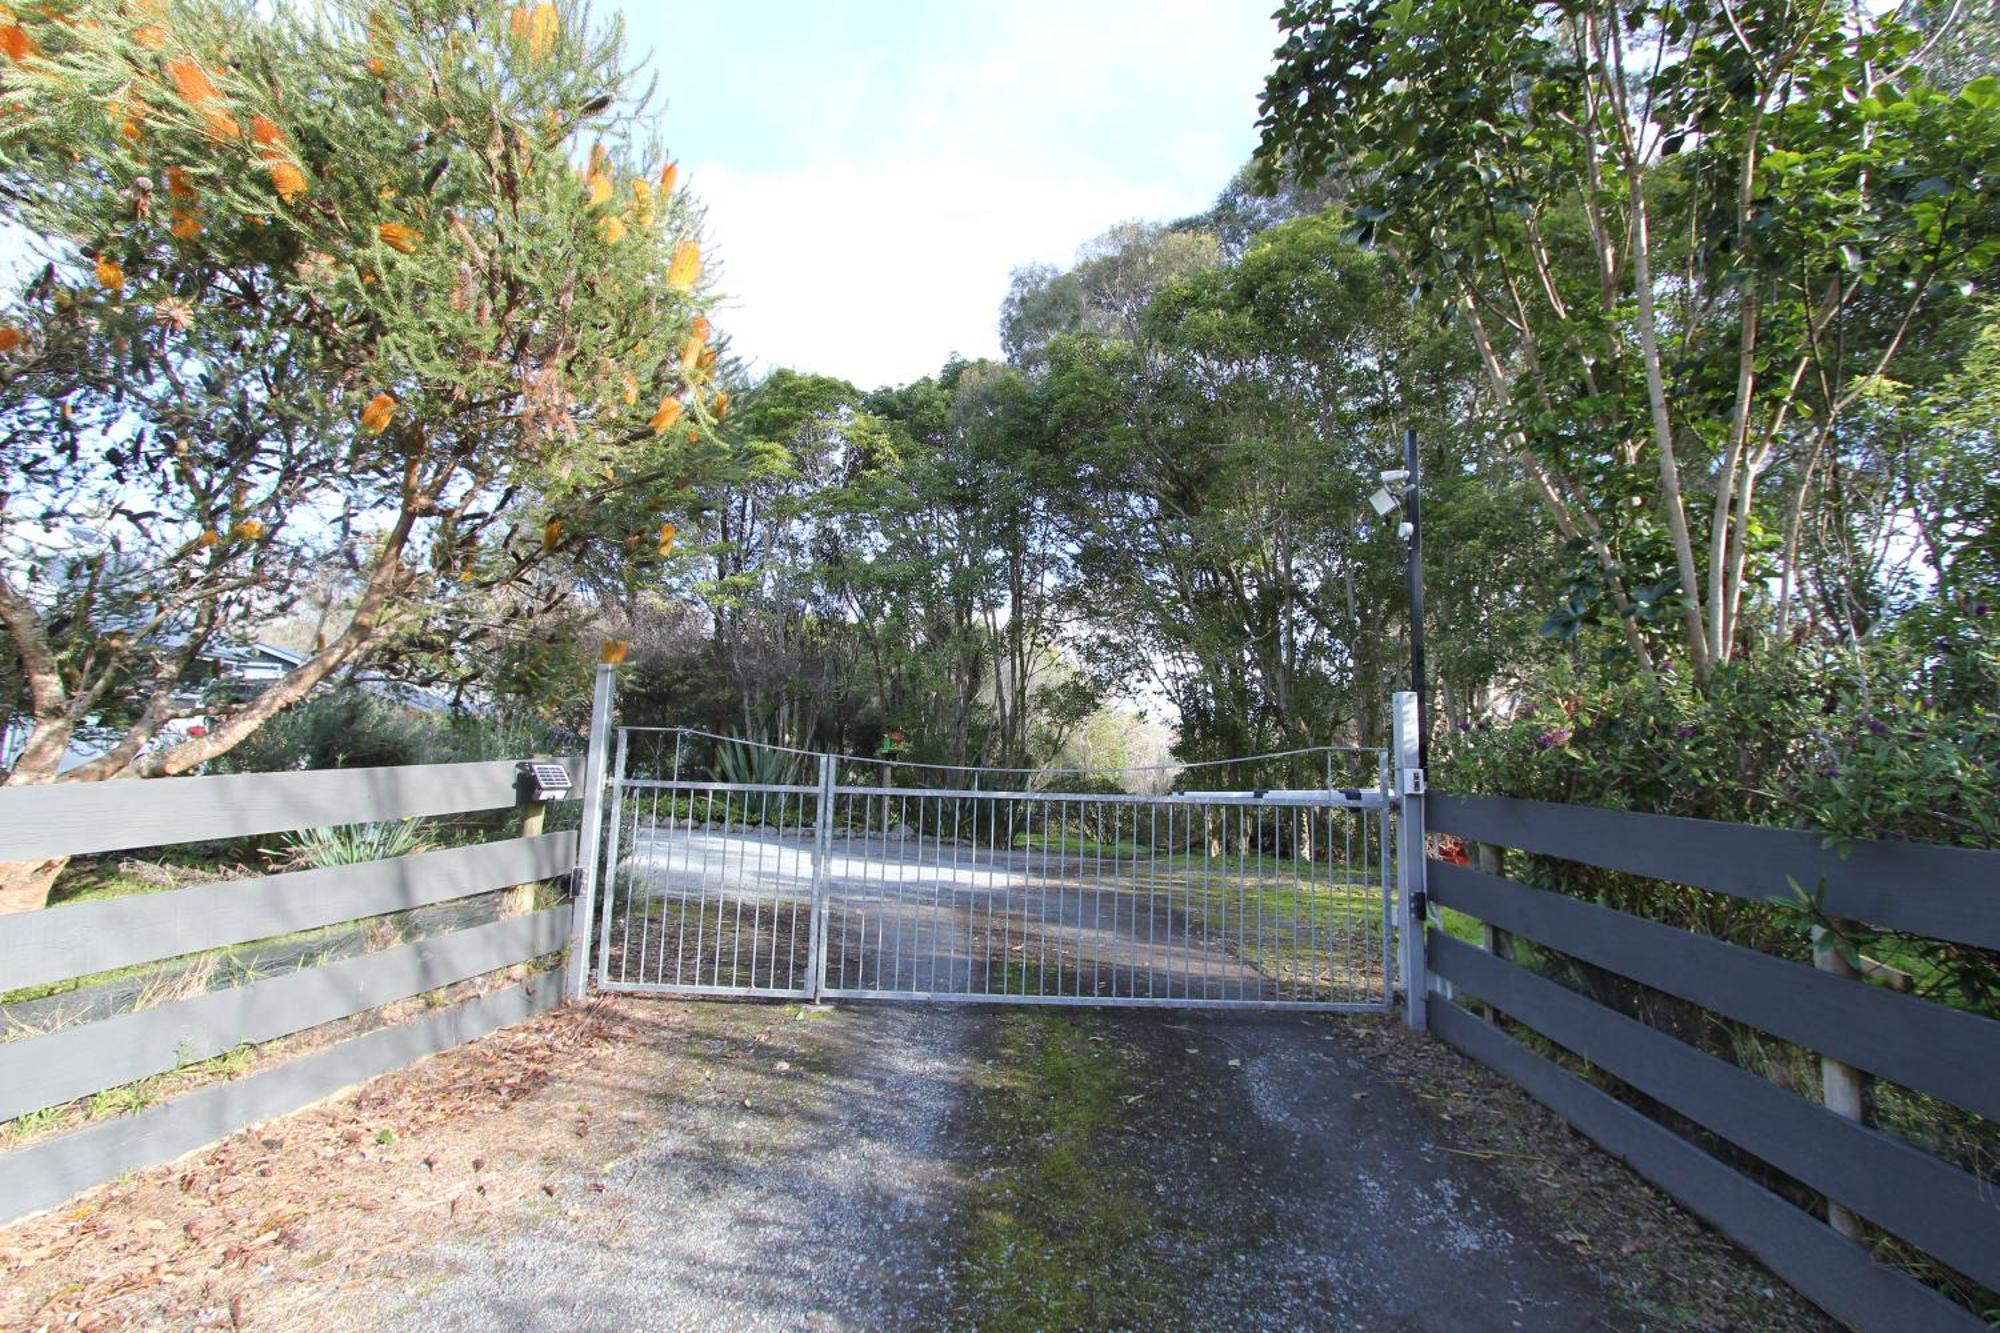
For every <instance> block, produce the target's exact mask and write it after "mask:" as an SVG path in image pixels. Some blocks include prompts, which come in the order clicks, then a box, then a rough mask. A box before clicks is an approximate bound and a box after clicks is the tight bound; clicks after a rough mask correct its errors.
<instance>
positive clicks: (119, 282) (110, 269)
mask: <svg viewBox="0 0 2000 1333" xmlns="http://www.w3.org/2000/svg"><path fill="white" fill-rule="evenodd" d="M97 285H98V286H100V287H102V288H103V289H104V290H105V291H107V292H122V291H124V290H125V270H124V269H122V268H120V267H119V266H118V264H117V262H116V261H115V260H113V259H112V258H111V256H109V255H99V256H98V257H97Z"/></svg>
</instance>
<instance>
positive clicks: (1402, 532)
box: [1396, 519, 1417, 541]
mask: <svg viewBox="0 0 2000 1333" xmlns="http://www.w3.org/2000/svg"><path fill="white" fill-rule="evenodd" d="M1416 531H1417V530H1416V528H1414V527H1412V526H1411V525H1410V520H1408V519H1404V520H1403V521H1402V522H1401V523H1398V524H1397V525H1396V535H1397V536H1398V537H1401V538H1402V539H1403V540H1404V541H1408V540H1409V539H1410V538H1411V537H1412V536H1413V535H1415V533H1416Z"/></svg>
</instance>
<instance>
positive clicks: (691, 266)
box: [667, 241, 701, 292]
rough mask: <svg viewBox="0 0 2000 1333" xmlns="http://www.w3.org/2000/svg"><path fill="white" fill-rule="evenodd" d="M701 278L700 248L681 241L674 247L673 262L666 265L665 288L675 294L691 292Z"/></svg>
mask: <svg viewBox="0 0 2000 1333" xmlns="http://www.w3.org/2000/svg"><path fill="white" fill-rule="evenodd" d="M700 278H701V247H700V246H699V245H696V244H695V243H694V242H693V241H682V242H681V243H680V244H679V245H677V246H675V247H674V258H673V262H672V263H670V264H668V265H667V286H669V287H671V288H673V289H674V290H675V291H677V292H691V291H693V290H694V285H695V283H696V282H697V281H699V280H700Z"/></svg>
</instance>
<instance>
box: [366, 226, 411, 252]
mask: <svg viewBox="0 0 2000 1333" xmlns="http://www.w3.org/2000/svg"><path fill="white" fill-rule="evenodd" d="M375 237H376V239H377V240H379V241H381V242H382V244H384V245H386V246H388V247H389V248H390V249H391V250H394V251H396V252H397V253H398V254H405V255H413V254H415V253H416V252H417V240H418V237H417V229H416V228H415V227H410V226H406V225H404V224H403V223H401V222H385V223H383V224H382V225H381V226H379V227H377V228H376V229H375Z"/></svg>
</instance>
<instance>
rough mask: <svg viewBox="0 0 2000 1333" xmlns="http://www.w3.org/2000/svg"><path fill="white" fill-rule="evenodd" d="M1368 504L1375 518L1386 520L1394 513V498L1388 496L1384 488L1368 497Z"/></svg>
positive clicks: (1387, 490) (1386, 488)
mask: <svg viewBox="0 0 2000 1333" xmlns="http://www.w3.org/2000/svg"><path fill="white" fill-rule="evenodd" d="M1368 503H1369V505H1370V506H1371V507H1372V508H1373V509H1374V510H1375V517H1377V518H1387V517H1389V515H1391V514H1393V513H1395V512H1396V497H1395V496H1393V495H1391V494H1389V488H1388V487H1386V486H1384V487H1382V488H1381V489H1380V490H1378V491H1376V492H1375V494H1373V495H1371V496H1369V497H1368Z"/></svg>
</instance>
